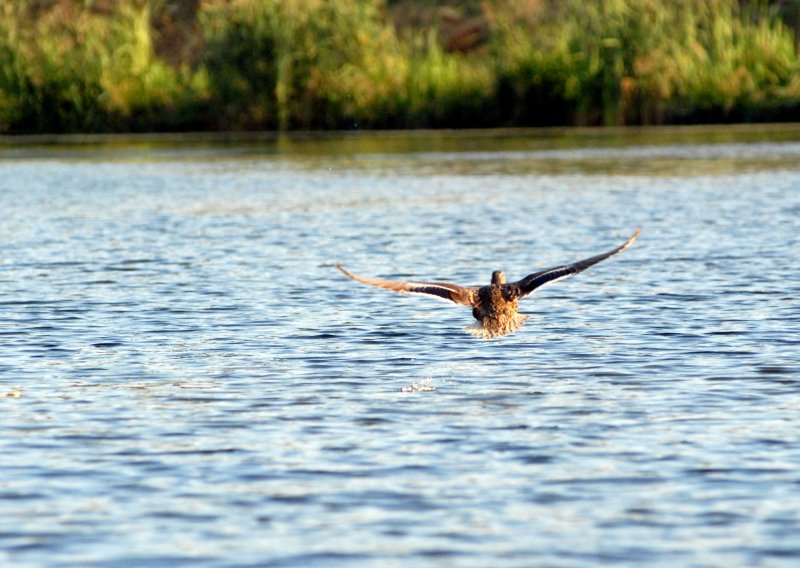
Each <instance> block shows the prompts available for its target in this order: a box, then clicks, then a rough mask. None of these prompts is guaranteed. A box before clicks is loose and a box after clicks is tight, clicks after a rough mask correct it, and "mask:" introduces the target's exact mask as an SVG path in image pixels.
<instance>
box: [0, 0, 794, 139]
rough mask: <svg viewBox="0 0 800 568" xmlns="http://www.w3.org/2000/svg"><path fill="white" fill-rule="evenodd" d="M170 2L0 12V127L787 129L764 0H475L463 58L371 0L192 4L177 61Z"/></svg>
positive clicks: (788, 57) (789, 66) (787, 48)
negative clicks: (482, 23)
mask: <svg viewBox="0 0 800 568" xmlns="http://www.w3.org/2000/svg"><path fill="white" fill-rule="evenodd" d="M95 4H96V5H95ZM174 4H175V3H174V2H168V1H167V0H119V2H115V3H95V2H92V1H91V0H80V1H79V0H49V1H41V0H36V1H34V0H15V1H14V2H3V3H2V4H1V5H0V132H87V131H125V130H127V131H142V130H179V129H215V130H241V129H278V130H290V129H313V128H323V129H326V128H376V127H381V128H408V127H482V126H509V125H512V126H513V125H519V126H528V125H553V124H606V125H619V124H660V123H665V122H700V121H705V122H707V121H721V120H769V119H776V118H780V119H784V120H786V119H798V118H800V61H799V60H798V55H797V50H796V44H795V38H794V35H793V33H792V32H791V30H789V29H788V28H787V27H786V26H785V25H784V24H783V23H782V22H781V20H780V19H779V18H778V17H777V16H776V14H775V13H773V12H772V11H771V9H770V8H769V7H768V6H767V5H766V4H763V3H753V4H749V5H747V6H748V7H747V8H740V3H739V2H738V1H737V0H602V1H601V0H594V1H589V2H586V1H583V0H560V1H556V0H487V1H486V2H484V3H483V4H482V6H483V13H484V16H485V18H486V21H487V22H488V29H489V39H488V43H487V44H485V45H483V46H482V47H480V46H479V47H478V48H477V49H476V50H474V51H472V52H471V53H468V54H460V53H449V52H447V51H445V49H444V48H443V46H442V43H440V41H439V38H438V35H437V31H436V28H435V27H433V28H425V29H413V27H412V28H410V31H409V28H408V27H406V28H404V30H405V31H404V32H403V33H399V32H397V31H396V29H395V27H394V25H393V23H392V20H391V17H390V11H389V7H388V6H387V4H385V3H384V1H382V0H297V1H294V2H285V1H281V0H204V1H202V2H200V3H199V4H197V5H196V6H195V8H194V9H193V11H192V12H191V20H190V21H187V22H185V29H186V30H189V32H188V34H189V36H190V37H189V38H188V40H187V38H186V37H184V41H187V42H188V43H187V45H188V46H189V47H191V49H183V50H173V51H175V52H180V53H183V54H184V56H183V58H177V59H176V58H175V57H169V58H168V57H165V55H164V53H163V51H164V49H163V45H162V44H163V43H164V42H163V41H161V43H159V42H160V40H163V39H164V38H163V36H161V35H160V34H161V33H162V32H163V30H164V28H165V25H166V24H165V22H167V23H169V22H170V18H171V17H172V16H170V14H171V13H172V12H170V10H171V9H172V8H174ZM473 13H474V12H473ZM173 23H174V22H173ZM160 45H161V46H162V49H161V50H160V49H159V46H160Z"/></svg>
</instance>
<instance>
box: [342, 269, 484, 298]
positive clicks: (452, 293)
mask: <svg viewBox="0 0 800 568" xmlns="http://www.w3.org/2000/svg"><path fill="white" fill-rule="evenodd" d="M336 268H338V269H339V270H341V271H342V273H343V274H344V275H345V276H347V277H348V278H351V279H353V280H355V281H356V282H361V283H362V284H367V285H369V286H377V287H378V288H385V289H386V290H391V291H392V292H399V293H400V294H427V295H430V296H437V297H439V298H442V299H444V300H448V301H450V302H455V303H456V304H463V305H465V306H472V305H473V302H474V298H475V296H476V290H477V289H476V288H467V287H465V286H459V285H458V284H448V283H446V282H401V281H398V280H383V279H381V278H367V277H366V276H359V275H358V274H353V273H352V272H348V271H347V270H345V269H344V268H342V267H341V266H340V265H339V264H337V265H336Z"/></svg>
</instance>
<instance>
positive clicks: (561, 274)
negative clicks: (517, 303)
mask: <svg viewBox="0 0 800 568" xmlns="http://www.w3.org/2000/svg"><path fill="white" fill-rule="evenodd" d="M640 230H641V229H636V232H635V233H633V236H631V238H630V239H628V240H627V241H625V243H623V244H622V245H621V246H618V247H617V248H615V249H614V250H610V251H608V252H605V253H603V254H598V255H597V256H593V257H591V258H587V259H584V260H579V261H578V262H573V263H572V264H565V265H564V266H556V267H555V268H548V269H547V270H542V271H541V272H534V273H533V274H529V275H528V276H526V277H525V278H523V279H522V280H520V281H519V282H514V283H513V284H512V286H514V287H516V289H517V290H518V291H519V297H520V298H522V297H525V296H527V295H528V294H530V293H531V292H533V291H534V290H535V289H536V288H538V287H539V286H541V285H543V284H547V283H548V282H553V281H555V280H560V279H562V278H566V277H568V276H572V275H573V274H578V273H579V272H583V271H584V270H586V269H587V268H589V267H590V266H592V265H595V264H597V263H598V262H600V261H602V260H605V259H607V258H608V257H610V256H614V255H615V254H618V253H620V252H622V251H624V250H625V249H626V248H628V247H629V246H630V245H631V243H632V242H633V241H635V240H636V237H638V236H639V231H640Z"/></svg>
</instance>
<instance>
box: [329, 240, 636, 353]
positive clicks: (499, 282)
mask: <svg viewBox="0 0 800 568" xmlns="http://www.w3.org/2000/svg"><path fill="white" fill-rule="evenodd" d="M638 236H639V229H636V232H635V233H633V236H631V238H629V239H628V240H627V241H625V242H624V243H623V244H622V245H620V246H618V247H617V248H615V249H613V250H610V251H608V252H604V253H603V254H598V255H597V256H593V257H591V258H586V259H584V260H579V261H578V262H573V263H572V264H565V265H562V266H556V267H554V268H548V269H547V270H541V271H539V272H534V273H533V274H529V275H527V276H526V277H525V278H523V279H522V280H518V281H517V282H510V283H507V282H506V276H505V274H503V272H501V271H500V270H495V271H494V272H492V283H491V284H489V285H488V286H471V287H466V286H459V285H458V284H448V283H446V282H401V281H396V280H382V279H380V278H367V277H365V276H359V275H358V274H353V273H352V272H348V271H347V270H345V269H344V268H342V267H341V265H339V264H337V265H336V268H338V269H339V270H341V271H342V272H343V273H344V275H345V276H347V277H348V278H352V279H353V280H355V281H356V282H361V283H362V284H368V285H370V286H377V287H379V288H385V289H387V290H391V291H393V292H399V293H401V294H429V295H432V296H437V297H439V298H442V299H444V300H448V301H450V302H455V303H456V304H462V305H464V306H469V307H471V308H472V315H473V317H474V318H475V319H476V320H478V321H477V322H476V323H474V324H473V325H471V326H469V327H468V328H467V331H468V332H469V333H472V334H473V335H476V336H477V337H482V338H484V339H489V338H495V337H502V336H504V335H508V334H509V333H514V332H515V331H516V330H518V329H519V328H520V327H522V324H524V323H525V320H526V319H528V316H523V315H520V314H518V313H517V310H518V309H519V301H520V300H521V299H522V298H524V297H525V296H527V295H528V294H530V293H531V292H533V291H534V290H535V289H536V288H538V287H539V286H542V285H543V284H547V283H548V282H554V281H556V280H561V279H562V278H566V277H568V276H572V275H573V274H578V273H579V272H583V271H584V270H586V269H587V268H589V267H590V266H593V265H595V264H597V263H598V262H600V261H602V260H605V259H607V258H608V257H610V256H614V255H615V254H618V253H620V252H622V251H624V250H625V249H626V248H628V247H629V246H630V245H631V243H632V242H633V241H634V240H636V237H638Z"/></svg>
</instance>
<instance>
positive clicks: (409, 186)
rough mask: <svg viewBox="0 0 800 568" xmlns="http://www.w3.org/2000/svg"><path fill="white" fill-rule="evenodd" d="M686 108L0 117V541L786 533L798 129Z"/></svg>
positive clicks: (475, 540) (124, 559)
mask: <svg viewBox="0 0 800 568" xmlns="http://www.w3.org/2000/svg"><path fill="white" fill-rule="evenodd" d="M687 132H689V134H690V136H689V135H685V133H684V131H680V133H679V134H680V135H679V136H677V137H675V136H674V133H673V134H671V135H668V136H665V137H662V138H659V135H658V134H657V133H655V134H648V135H647V136H646V137H643V134H642V133H641V132H633V133H629V134H626V133H624V132H623V133H618V134H616V135H614V136H611V137H603V136H599V137H598V136H596V135H592V134H591V133H587V132H584V133H581V132H577V133H571V134H569V133H568V134H555V135H543V134H542V133H538V134H537V133H495V134H491V135H485V134H484V135H461V136H448V135H445V136H434V135H430V136H420V135H417V136H409V137H403V136H400V135H394V136H387V137H385V138H382V137H344V138H336V137H334V138H326V139H323V140H321V141H319V140H305V141H304V140H279V141H268V140H260V141H252V142H241V141H240V142H227V143H225V142H199V143H190V142H174V143H169V142H159V143H149V142H148V143H145V142H138V143H133V144H123V143H119V142H109V143H101V142H95V143H86V144H74V143H72V144H58V145H43V144H30V143H27V144H12V143H6V145H5V146H0V565H3V566H48V567H61V566H82V567H83V566H104V567H105V566H119V567H128V566H166V565H169V566H378V565H379V566H488V565H491V566H534V565H541V566H586V565H597V564H601V563H603V564H609V565H619V566H642V565H653V566H659V565H662V566H676V565H683V566H688V565H691V566H723V565H724V566H732V565H739V566H745V565H747V566H773V565H787V566H794V565H797V564H798V563H800V539H798V536H797V535H798V534H800V418H798V416H800V412H799V411H800V332H798V330H800V263H798V258H800V131H798V130H797V129H795V130H792V131H790V132H789V133H788V134H787V132H786V131H785V130H781V129H773V130H768V131H765V132H756V133H755V134H753V133H752V132H748V133H746V135H741V136H738V137H737V135H736V134H735V132H734V134H732V135H730V136H724V135H723V136H722V137H721V138H720V134H719V133H711V134H708V133H707V135H706V137H705V138H704V135H703V134H702V133H701V134H696V133H694V131H687ZM721 132H723V133H724V132H726V131H724V130H723V131H721ZM681 136H683V138H682V137H681ZM686 136H689V137H688V138H686ZM638 226H641V227H642V234H641V236H640V237H639V239H638V240H637V241H636V242H635V243H634V245H633V246H631V248H630V249H628V250H626V251H625V252H623V253H622V254H621V255H619V256H617V257H614V258H613V259H610V260H608V261H606V262H603V263H601V264H598V265H596V266H595V267H592V268H591V269H589V270H587V271H586V272H584V273H582V274H580V275H578V276H576V277H574V278H571V279H567V280H564V281H560V282H557V283H553V284H550V285H547V286H545V287H542V288H541V289H539V290H537V292H536V293H535V294H534V295H532V296H531V297H529V298H527V299H526V300H523V302H522V304H521V308H522V310H521V311H522V312H523V313H526V314H529V315H530V316H531V317H530V319H529V320H528V322H527V324H526V325H525V326H524V327H523V328H522V329H521V330H519V331H518V332H517V333H516V334H514V335H512V336H508V337H505V338H503V339H499V340H493V341H481V340H477V339H475V338H473V337H471V336H470V335H468V334H466V333H464V331H463V330H464V328H465V327H466V326H467V325H469V324H470V323H472V318H471V314H470V311H469V310H468V309H466V308H463V307H460V306H456V305H448V304H447V303H445V302H441V301H438V300H436V299H430V298H426V297H420V296H401V295H396V294H392V293H391V292H387V291H383V290H378V289H373V288H367V287H364V286H362V285H360V284H357V283H355V282H353V281H350V280H347V279H345V278H344V277H343V276H342V275H341V274H340V273H339V272H338V271H336V270H335V269H334V263H335V262H341V263H342V264H343V265H344V266H346V267H347V268H349V269H351V270H353V271H355V272H358V273H361V274H365V275H368V276H379V277H386V278H404V279H424V280H447V281H453V282H457V283H461V284H465V285H475V284H484V283H488V281H489V277H490V275H491V272H492V271H493V270H497V269H502V270H504V271H505V272H506V273H507V275H508V277H509V278H510V279H518V278H520V277H522V276H524V275H526V274H528V273H530V272H532V271H535V270H540V269H542V268H547V267H549V266H553V265H557V264H562V263H565V262H572V261H575V260H579V259H582V258H585V257H587V256H592V255H594V254H597V253H600V252H603V251H605V250H608V249H610V248H613V247H615V246H617V245H619V244H621V243H622V242H623V241H624V240H625V239H626V238H627V237H628V236H629V235H630V234H631V233H632V231H633V230H634V229H635V228H636V227H638Z"/></svg>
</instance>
